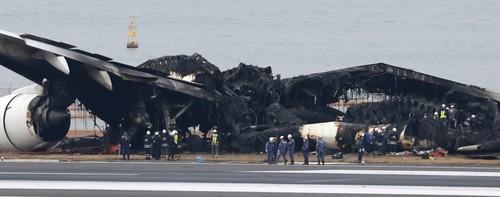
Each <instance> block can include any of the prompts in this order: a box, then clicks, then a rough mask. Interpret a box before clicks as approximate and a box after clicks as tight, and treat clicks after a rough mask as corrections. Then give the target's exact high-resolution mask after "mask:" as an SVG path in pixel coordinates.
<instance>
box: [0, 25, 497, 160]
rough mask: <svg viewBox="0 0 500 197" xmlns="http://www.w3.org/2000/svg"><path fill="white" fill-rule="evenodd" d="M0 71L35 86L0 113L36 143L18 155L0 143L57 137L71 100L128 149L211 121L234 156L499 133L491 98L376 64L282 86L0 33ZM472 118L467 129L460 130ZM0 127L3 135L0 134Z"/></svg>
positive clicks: (252, 71)
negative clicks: (286, 143) (283, 146)
mask: <svg viewBox="0 0 500 197" xmlns="http://www.w3.org/2000/svg"><path fill="white" fill-rule="evenodd" d="M0 64H1V65H3V66H5V67H7V68H8V69H10V70H13V71H14V72H16V73H19V74H20V75H22V76H24V77H26V78H28V79H30V80H31V81H33V82H35V83H37V84H39V85H41V86H42V87H43V91H41V92H38V93H36V94H34V95H35V96H34V99H33V98H32V99H31V100H30V99H27V101H26V102H28V103H29V106H30V107H29V108H26V107H24V106H23V105H19V110H16V111H14V110H10V109H9V108H7V107H4V108H1V109H2V110H3V111H4V112H6V114H10V113H16V114H17V116H21V115H18V113H21V114H22V116H25V114H28V116H27V117H28V118H30V120H29V121H31V122H32V124H27V129H25V130H27V131H26V132H21V133H23V134H21V135H32V134H33V133H34V134H35V135H37V136H39V137H40V138H41V139H42V140H41V141H43V142H44V143H41V142H39V141H37V142H36V143H31V142H30V145H29V146H26V147H27V148H26V149H24V148H22V149H21V148H19V146H20V145H19V146H18V145H17V144H18V143H21V144H24V143H25V142H24V141H23V142H21V141H19V142H18V141H16V140H14V141H12V139H11V142H10V144H12V145H9V143H7V142H3V143H4V144H7V145H5V146H6V147H10V148H8V149H6V148H4V147H3V145H2V147H1V148H0V149H3V150H16V149H17V150H30V149H31V150H32V149H36V148H39V147H41V146H42V145H41V144H43V146H45V145H46V144H49V143H46V142H55V141H58V140H60V139H61V138H62V137H64V135H65V134H66V132H67V130H66V131H65V129H64V128H65V127H66V126H67V121H66V119H67V118H68V114H67V112H66V111H65V110H66V108H67V106H69V105H70V104H71V103H72V102H73V101H74V100H75V99H78V100H79V101H80V102H81V103H83V104H84V105H85V106H86V107H87V108H88V109H90V110H91V112H92V113H93V114H95V115H97V116H98V117H99V118H101V119H102V120H104V121H105V122H106V123H108V124H109V125H110V127H109V128H108V135H107V137H109V139H110V140H111V142H112V141H113V140H115V139H116V136H117V135H119V134H120V133H121V131H122V130H125V131H127V132H129V133H130V134H131V135H133V136H135V139H136V142H135V145H140V143H141V142H140V139H141V137H142V135H143V134H144V131H145V130H146V129H151V130H161V129H163V128H165V127H167V128H171V127H173V126H176V127H178V128H180V130H181V131H183V132H185V131H186V130H187V127H190V126H193V125H200V129H201V130H202V131H208V130H209V129H210V128H211V127H212V126H214V125H217V126H219V129H218V130H219V131H220V132H221V136H222V139H221V142H222V147H223V148H224V149H226V150H234V151H242V152H249V151H262V150H263V148H264V144H265V142H266V141H267V140H268V138H269V137H270V136H280V135H284V136H285V135H287V134H289V133H292V134H293V135H294V136H295V137H296V138H298V137H300V136H305V135H307V136H310V137H313V138H314V136H317V135H323V136H325V138H326V140H327V141H328V142H329V147H330V148H339V149H342V150H344V151H349V150H351V149H352V148H354V147H353V139H354V136H355V133H356V132H359V131H360V130H361V129H363V128H366V127H371V128H374V127H378V126H381V125H385V126H384V127H390V128H393V127H395V128H397V130H398V135H399V136H400V139H401V140H406V141H407V142H410V143H411V146H416V147H419V148H423V149H425V148H431V147H436V146H441V147H445V148H447V149H449V150H455V149H456V148H457V147H460V146H464V145H472V144H479V143H482V142H484V141H486V140H490V139H498V138H499V137H500V116H499V105H498V103H499V101H500V94H497V93H494V92H491V91H488V90H485V89H481V88H478V87H475V86H469V85H465V84H461V83H457V82H453V81H449V80H446V79H442V78H438V77H434V76H431V75H427V74H423V73H419V72H416V71H413V70H409V69H404V68H400V67H396V66H392V65H388V64H384V63H378V64H371V65H364V66H357V67H351V68H346V69H339V70H334V71H329V72H324V73H317V74H310V75H303V76H297V77H293V78H287V79H281V77H280V76H279V75H276V76H275V75H273V73H272V69H271V67H265V68H262V67H257V66H253V65H247V64H243V63H241V64H240V65H238V66H237V67H235V68H233V69H230V70H226V71H220V70H219V68H218V67H217V66H215V65H213V64H212V63H210V62H209V61H207V60H206V59H205V58H203V57H202V56H201V55H198V54H194V55H192V56H186V55H179V56H165V57H160V58H157V59H152V60H148V61H146V62H144V63H143V64H141V65H139V66H138V67H132V66H129V65H125V64H122V63H118V62H114V61H112V60H111V59H110V58H107V57H104V56H101V55H98V54H92V53H88V52H85V51H81V50H79V49H77V48H76V47H74V46H72V45H69V44H65V43H60V42H56V41H51V40H48V39H45V38H40V37H37V36H33V35H29V34H21V35H17V34H13V33H9V32H4V31H1V32H0ZM44 79H47V80H45V81H44ZM19 94H21V95H23V94H24V93H19ZM6 98H7V97H6ZM8 98H10V97H8ZM5 100H6V102H9V101H7V100H9V99H5ZM0 101H1V100H0ZM12 103H14V104H15V103H16V102H12ZM442 103H445V104H454V105H455V106H457V107H456V108H457V110H458V109H460V111H459V112H457V113H456V115H455V116H453V118H450V119H449V120H447V121H453V122H456V125H455V124H454V126H453V127H451V129H447V128H445V126H444V125H443V121H441V120H436V119H433V118H432V117H431V116H432V114H433V113H434V112H436V111H437V110H439V107H440V106H441V104H442ZM4 105H6V104H2V102H0V107H1V106H4ZM7 105H9V104H7ZM16 107H17V105H16ZM18 111H19V112H18ZM7 112H8V113H7ZM472 114H474V115H475V116H476V117H477V119H475V120H474V121H473V122H472V123H471V125H472V126H471V127H472V128H473V129H470V128H469V129H463V128H462V127H460V125H462V124H461V123H462V122H464V121H465V120H466V119H467V117H470V115H472ZM19 120H20V121H24V120H23V119H19ZM16 125H17V124H16ZM32 125H33V126H32ZM120 125H121V126H122V127H119V126H120ZM54 128H57V129H54ZM2 131H3V132H4V133H5V134H7V135H9V136H8V137H7V138H10V132H11V130H10V129H8V127H5V128H4V129H3V130H1V131H0V133H2ZM30 133H31V134H30ZM1 135H2V134H0V137H3V136H1ZM296 141H297V142H300V141H301V140H299V139H296ZM14 144H16V145H14ZM297 145H300V143H297ZM15 146H18V148H15ZM136 147H140V146H136Z"/></svg>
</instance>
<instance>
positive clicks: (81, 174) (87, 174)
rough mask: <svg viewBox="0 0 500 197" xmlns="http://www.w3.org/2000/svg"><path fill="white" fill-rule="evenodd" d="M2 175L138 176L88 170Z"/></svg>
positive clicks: (2, 173)
mask: <svg viewBox="0 0 500 197" xmlns="http://www.w3.org/2000/svg"><path fill="white" fill-rule="evenodd" d="M0 175H63V176H68V175H74V176H137V175H139V174H129V173H86V172H75V173H73V172H0Z"/></svg>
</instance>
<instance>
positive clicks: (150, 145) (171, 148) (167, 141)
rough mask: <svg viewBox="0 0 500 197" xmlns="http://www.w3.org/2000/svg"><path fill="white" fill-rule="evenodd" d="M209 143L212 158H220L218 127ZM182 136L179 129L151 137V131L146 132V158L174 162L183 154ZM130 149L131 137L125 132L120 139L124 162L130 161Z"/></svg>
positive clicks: (213, 129) (165, 131) (211, 131)
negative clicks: (165, 159) (176, 157)
mask: <svg viewBox="0 0 500 197" xmlns="http://www.w3.org/2000/svg"><path fill="white" fill-rule="evenodd" d="M207 137H208V141H209V143H210V145H211V150H212V158H216V157H218V156H219V142H220V140H219V134H218V132H217V127H216V126H214V127H213V128H212V129H211V130H210V131H209V132H208V133H207ZM181 138H182V137H181V135H180V134H179V132H178V131H177V129H173V130H171V131H167V130H166V129H163V130H162V132H161V134H160V132H158V131H157V132H155V133H154V135H151V131H149V130H148V131H146V135H144V140H143V145H144V146H143V148H144V157H145V159H146V160H151V159H154V160H159V159H161V158H165V157H166V158H167V160H174V159H175V156H176V155H177V154H179V153H181V152H182V148H183V145H182V142H181ZM130 148H131V137H130V136H129V135H128V134H127V132H124V133H123V135H122V136H121V138H120V154H121V155H122V157H123V160H130Z"/></svg>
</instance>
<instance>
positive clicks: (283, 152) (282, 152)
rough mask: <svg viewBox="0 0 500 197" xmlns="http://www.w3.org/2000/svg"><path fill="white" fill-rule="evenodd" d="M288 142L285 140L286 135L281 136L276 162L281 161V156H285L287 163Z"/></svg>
mask: <svg viewBox="0 0 500 197" xmlns="http://www.w3.org/2000/svg"><path fill="white" fill-rule="evenodd" d="M287 146H288V142H287V141H286V140H285V137H283V136H280V142H279V145H278V158H277V159H276V162H279V160H280V157H281V156H283V160H284V162H285V165H286V164H287V162H288V161H287V159H286V150H287Z"/></svg>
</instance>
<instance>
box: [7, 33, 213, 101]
mask: <svg viewBox="0 0 500 197" xmlns="http://www.w3.org/2000/svg"><path fill="white" fill-rule="evenodd" d="M0 65H2V66H4V67H6V68H8V69H10V70H12V71H14V72H16V73H18V74H20V75H22V76H24V77H26V78H28V79H29V80H31V81H33V82H35V83H38V84H42V80H43V79H44V78H47V79H49V81H50V80H51V79H54V78H63V77H69V78H77V79H78V81H79V82H89V83H97V84H99V85H100V86H102V87H104V88H105V89H107V90H108V91H113V88H114V86H115V84H126V83H127V82H132V83H139V84H147V85H150V86H154V87H159V88H163V89H166V90H169V91H174V92H177V93H181V94H184V95H189V96H192V97H196V98H200V99H205V100H209V101H212V100H214V99H215V94H214V93H213V92H212V91H208V90H206V89H204V88H203V85H202V84H198V83H192V82H187V81H182V80H177V79H174V78H169V77H165V76H159V75H155V74H153V73H148V72H144V71H142V70H139V69H137V68H136V67H133V66H130V65H126V64H122V63H118V62H114V61H113V60H112V59H111V58H109V57H105V56H102V55H99V54H94V53H89V52H86V51H83V50H80V49H78V48H76V47H75V46H73V45H70V44H66V43H62V42H57V41H53V40H49V39H46V38H41V37H38V36H34V35H31V34H15V33H11V32H7V31H3V30H0ZM124 82H125V83H124Z"/></svg>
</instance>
